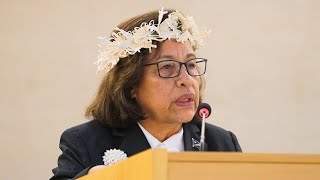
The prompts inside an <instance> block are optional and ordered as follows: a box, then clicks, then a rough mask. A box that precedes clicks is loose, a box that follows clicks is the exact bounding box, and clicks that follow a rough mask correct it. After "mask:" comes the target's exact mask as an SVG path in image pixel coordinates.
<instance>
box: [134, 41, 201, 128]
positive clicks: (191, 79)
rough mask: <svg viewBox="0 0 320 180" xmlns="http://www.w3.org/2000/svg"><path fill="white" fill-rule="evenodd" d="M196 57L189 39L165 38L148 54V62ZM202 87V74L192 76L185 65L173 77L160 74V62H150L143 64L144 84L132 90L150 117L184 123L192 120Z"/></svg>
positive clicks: (168, 121) (155, 120) (150, 118)
mask: <svg viewBox="0 0 320 180" xmlns="http://www.w3.org/2000/svg"><path fill="white" fill-rule="evenodd" d="M194 58H196V55H195V52H194V50H193V48H192V46H191V44H190V42H189V41H187V42H184V43H179V42H176V41H174V40H171V41H169V40H166V41H164V42H162V44H161V46H160V48H159V47H158V49H153V51H152V52H151V53H150V54H149V55H148V59H149V62H148V63H154V62H158V61H163V60H176V61H179V62H186V61H188V60H190V59H194ZM199 88H200V77H199V76H190V75H189V74H188V73H187V70H186V68H185V66H184V65H182V67H181V70H180V74H179V75H178V76H177V77H174V78H162V77H160V76H159V74H158V69H157V65H150V66H146V67H145V68H144V76H143V78H142V81H141V84H140V85H139V86H138V87H137V88H136V89H135V90H134V91H133V93H132V94H133V97H135V98H136V100H137V102H138V104H139V105H140V107H141V108H142V109H143V111H144V113H145V114H146V117H147V118H146V120H147V121H154V122H158V123H178V124H181V123H186V122H189V121H191V120H192V118H193V116H194V114H195V112H196V110H197V107H198V105H199Z"/></svg>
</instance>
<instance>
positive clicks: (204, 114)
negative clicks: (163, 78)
mask: <svg viewBox="0 0 320 180" xmlns="http://www.w3.org/2000/svg"><path fill="white" fill-rule="evenodd" d="M210 115H211V107H210V105H209V104H207V103H201V104H200V105H199V107H198V116H199V117H200V118H202V123H201V136H200V149H199V151H204V139H205V136H204V135H205V124H206V118H208V117H209V116H210Z"/></svg>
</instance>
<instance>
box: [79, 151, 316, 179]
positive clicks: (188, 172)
mask: <svg viewBox="0 0 320 180" xmlns="http://www.w3.org/2000/svg"><path fill="white" fill-rule="evenodd" d="M189 179H190V180H209V179H218V180H225V179H230V180H231V179H232V180H234V179H237V180H242V179H245V180H251V179H252V180H298V179H299V180H320V155H304V154H256V153H226V152H180V153H168V152H167V151H166V150H164V149H154V150H151V149H150V150H147V151H144V152H142V153H139V154H137V155H134V156H132V157H130V158H128V159H127V160H125V161H122V162H119V163H117V164H115V165H113V166H109V167H106V168H104V169H102V170H99V171H97V172H95V173H92V174H89V175H86V176H83V177H81V178H79V179H78V180H189Z"/></svg>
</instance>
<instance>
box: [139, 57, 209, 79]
mask: <svg viewBox="0 0 320 180" xmlns="http://www.w3.org/2000/svg"><path fill="white" fill-rule="evenodd" d="M207 61H208V60H207V59H204V58H196V59H191V60H189V61H187V62H184V63H183V62H180V61H176V60H164V61H159V62H155V63H150V64H145V65H144V66H150V65H157V67H158V74H159V76H160V77H162V78H174V77H177V76H179V74H180V70H181V66H182V65H184V66H185V67H186V69H187V72H188V74H189V75H190V76H201V75H203V74H205V73H206V67H207Z"/></svg>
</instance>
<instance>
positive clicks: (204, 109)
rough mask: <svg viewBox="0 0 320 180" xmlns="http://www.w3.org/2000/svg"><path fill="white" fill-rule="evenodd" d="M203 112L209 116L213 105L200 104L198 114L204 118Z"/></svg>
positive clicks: (206, 116)
mask: <svg viewBox="0 0 320 180" xmlns="http://www.w3.org/2000/svg"><path fill="white" fill-rule="evenodd" d="M203 114H205V118H208V117H209V116H210V115H211V107H210V105H209V104H207V103H201V104H199V107H198V116H199V117H200V118H202V116H203Z"/></svg>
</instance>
